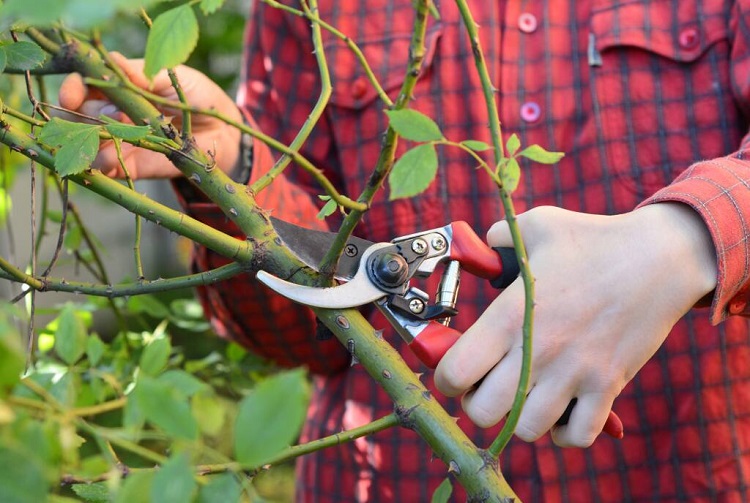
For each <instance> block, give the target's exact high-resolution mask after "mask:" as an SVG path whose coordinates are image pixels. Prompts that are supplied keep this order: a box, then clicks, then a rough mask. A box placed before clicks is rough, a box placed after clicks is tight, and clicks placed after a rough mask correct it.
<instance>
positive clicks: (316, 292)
mask: <svg viewBox="0 0 750 503" xmlns="http://www.w3.org/2000/svg"><path fill="white" fill-rule="evenodd" d="M388 246H390V243H378V244H375V245H373V246H371V247H370V248H368V249H367V251H366V252H365V253H364V254H363V255H362V259H361V261H360V264H361V265H360V267H359V269H358V270H357V272H356V274H354V277H353V278H352V279H351V281H349V282H348V283H343V284H341V285H339V286H332V287H329V288H316V287H311V286H304V285H298V284H296V283H290V282H289V281H285V280H283V279H281V278H278V277H276V276H274V275H273V274H270V273H268V272H266V271H258V274H257V275H256V277H257V278H258V280H259V281H260V282H261V283H263V284H264V285H266V286H268V287H269V288H271V289H272V290H274V291H275V292H277V293H279V294H281V295H283V296H284V297H286V298H288V299H291V300H293V301H295V302H299V303H300V304H304V305H306V306H313V307H327V308H332V309H344V308H348V307H358V306H363V305H365V304H369V303H370V302H375V301H376V300H378V299H379V298H381V297H384V296H386V295H387V293H386V292H384V291H382V290H381V289H380V288H378V287H377V286H375V285H374V284H373V283H372V282H371V281H370V278H369V277H368V276H367V270H366V269H367V268H366V267H365V264H367V258H368V257H369V256H370V255H372V254H373V253H374V252H376V251H377V250H378V249H380V248H383V247H388Z"/></svg>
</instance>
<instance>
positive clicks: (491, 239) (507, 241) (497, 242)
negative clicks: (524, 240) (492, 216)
mask: <svg viewBox="0 0 750 503" xmlns="http://www.w3.org/2000/svg"><path fill="white" fill-rule="evenodd" d="M487 244H488V245H490V246H491V247H493V248H494V247H500V246H513V238H512V237H511V235H510V227H509V226H508V222H506V221H505V220H500V221H499V222H495V224H494V225H493V226H492V227H490V230H489V231H487Z"/></svg>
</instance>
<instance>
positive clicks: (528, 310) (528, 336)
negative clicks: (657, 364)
mask: <svg viewBox="0 0 750 503" xmlns="http://www.w3.org/2000/svg"><path fill="white" fill-rule="evenodd" d="M456 5H457V6H458V9H459V11H460V13H461V18H462V19H463V21H464V26H465V27H466V31H467V33H468V35H469V40H470V42H471V48H472V52H473V54H474V63H475V66H476V68H477V71H478V73H479V78H480V80H481V82H482V91H483V93H484V100H485V103H486V105H487V114H488V116H489V118H490V131H491V133H492V144H493V145H494V148H495V164H500V161H501V160H502V159H503V158H505V152H504V150H503V143H502V131H501V129H500V115H499V113H498V109H497V102H496V101H495V94H494V89H493V87H492V82H491V80H490V75H489V71H488V70H487V63H486V61H485V59H484V53H483V51H482V47H481V44H480V42H479V34H478V27H477V24H476V23H475V22H474V18H473V16H472V14H471V11H470V10H469V7H468V5H467V4H466V1H465V0H456ZM492 178H493V180H494V182H495V184H496V185H497V186H498V188H499V189H500V198H501V200H502V202H503V208H504V209H505V219H506V220H507V222H508V226H509V227H510V233H511V236H512V238H513V246H514V248H515V250H516V257H517V258H518V264H519V265H520V269H521V277H522V278H523V286H524V291H525V298H526V301H525V306H524V316H523V357H522V363H521V375H520V378H519V382H518V388H517V389H516V396H515V398H514V400H513V407H512V409H511V411H510V413H509V414H508V418H507V419H506V421H505V424H504V425H503V428H502V430H501V431H500V433H499V434H498V436H497V438H496V439H495V440H494V441H493V442H492V444H491V445H490V447H489V448H488V452H489V453H490V454H491V455H492V456H493V457H494V458H495V459H497V458H498V457H499V456H500V453H501V452H502V450H503V449H504V448H505V446H506V445H507V444H508V442H509V441H510V439H511V437H512V436H513V432H514V431H515V429H516V425H517V424H518V418H519V417H520V416H521V410H522V409H523V405H524V403H525V401H526V394H527V392H528V391H527V390H528V385H529V378H530V375H531V344H532V333H533V326H534V278H533V276H532V275H531V270H530V269H529V261H528V257H527V255H526V249H525V247H524V244H523V239H522V237H521V231H520V229H519V228H518V222H517V220H516V213H515V209H514V207H513V201H512V200H511V195H510V192H509V191H507V190H505V188H504V187H503V183H502V179H501V178H500V177H499V176H497V175H495V176H493V177H492Z"/></svg>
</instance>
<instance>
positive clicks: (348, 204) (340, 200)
mask: <svg viewBox="0 0 750 503" xmlns="http://www.w3.org/2000/svg"><path fill="white" fill-rule="evenodd" d="M84 82H85V83H86V84H88V85H90V86H93V87H98V88H100V89H116V88H120V87H122V88H125V89H128V90H130V91H132V92H134V93H136V94H139V95H140V96H142V97H144V98H146V99H148V100H149V101H151V102H153V103H156V104H158V105H161V106H165V107H169V108H174V109H175V110H180V111H182V112H183V113H185V112H186V111H189V112H192V113H194V114H200V115H205V116H206V117H213V118H214V119H217V120H220V121H222V122H224V123H225V124H228V125H230V126H232V127H235V128H237V129H238V130H240V131H241V132H243V133H245V134H247V135H249V136H252V137H253V138H257V139H258V140H260V141H262V142H263V143H265V144H266V145H268V146H269V147H271V148H273V149H274V150H277V151H279V152H281V153H282V154H284V155H287V156H289V157H291V159H292V160H293V161H294V162H295V163H297V165H299V166H300V167H301V168H302V169H304V170H305V171H307V172H308V173H310V174H311V175H312V176H313V178H315V181H317V182H318V184H319V185H320V186H321V187H322V188H323V190H324V191H325V192H326V194H328V195H329V196H331V199H333V200H334V201H336V203H337V204H338V205H339V206H342V207H344V208H346V209H350V210H357V209H360V210H366V209H367V206H366V205H364V204H361V203H358V202H357V201H352V200H351V199H350V198H348V197H346V196H344V195H342V194H341V193H339V192H338V190H336V188H335V187H334V186H333V184H332V183H331V182H330V180H328V178H326V176H325V175H324V174H323V172H322V171H321V170H320V169H318V168H317V167H315V165H313V163H312V162H310V160H309V159H307V158H306V157H305V156H303V155H302V154H300V153H299V152H296V151H294V150H293V149H290V148H289V147H288V146H287V145H285V144H284V143H282V142H280V141H278V140H277V139H275V138H273V137H271V136H268V135H266V134H264V133H263V132H261V131H258V130H257V129H253V128H251V127H250V126H248V125H247V124H244V123H242V122H237V121H235V120H233V119H231V118H230V117H228V116H226V115H224V114H222V113H221V112H218V111H216V110H206V109H203V108H198V107H194V106H192V105H183V104H182V103H180V102H178V101H172V100H168V99H166V98H163V97H161V96H159V95H156V94H153V93H150V92H148V91H146V90H144V89H141V88H139V87H138V86H136V85H134V84H133V83H131V82H129V81H123V82H120V83H113V82H109V81H105V80H101V79H95V78H91V77H87V78H84ZM140 146H142V147H144V148H150V145H140ZM250 190H251V192H253V193H254V191H255V189H254V188H253V187H251V188H250Z"/></svg>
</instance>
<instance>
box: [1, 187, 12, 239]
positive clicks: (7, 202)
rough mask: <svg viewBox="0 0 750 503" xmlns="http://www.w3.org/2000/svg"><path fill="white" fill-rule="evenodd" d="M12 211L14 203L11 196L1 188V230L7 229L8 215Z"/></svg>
mask: <svg viewBox="0 0 750 503" xmlns="http://www.w3.org/2000/svg"><path fill="white" fill-rule="evenodd" d="M12 209H13V201H12V200H11V198H10V194H8V192H6V191H5V189H3V188H2V187H0V229H2V228H3V227H5V223H6V221H7V219H8V215H10V212H11V211H12Z"/></svg>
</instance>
